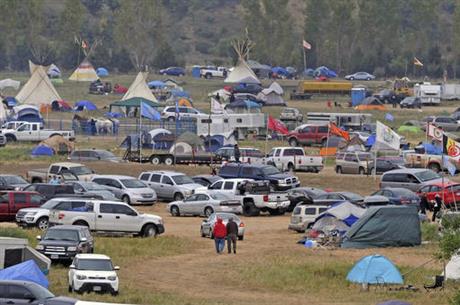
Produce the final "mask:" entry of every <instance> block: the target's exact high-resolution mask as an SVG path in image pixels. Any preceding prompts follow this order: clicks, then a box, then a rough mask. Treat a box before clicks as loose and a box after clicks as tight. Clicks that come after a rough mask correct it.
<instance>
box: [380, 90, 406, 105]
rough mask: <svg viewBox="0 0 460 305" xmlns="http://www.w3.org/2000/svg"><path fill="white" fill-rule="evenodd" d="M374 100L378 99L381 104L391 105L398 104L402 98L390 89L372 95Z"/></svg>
mask: <svg viewBox="0 0 460 305" xmlns="http://www.w3.org/2000/svg"><path fill="white" fill-rule="evenodd" d="M374 96H375V97H376V98H378V99H379V101H381V102H382V103H387V104H393V103H399V102H400V101H401V99H402V97H401V96H400V95H398V94H396V93H395V92H394V91H393V90H390V89H383V90H380V91H379V92H377V93H376V94H374Z"/></svg>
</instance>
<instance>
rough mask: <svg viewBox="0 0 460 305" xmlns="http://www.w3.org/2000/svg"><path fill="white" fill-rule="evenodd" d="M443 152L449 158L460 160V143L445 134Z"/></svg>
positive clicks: (443, 136)
mask: <svg viewBox="0 0 460 305" xmlns="http://www.w3.org/2000/svg"><path fill="white" fill-rule="evenodd" d="M442 152H443V154H445V155H448V156H449V157H452V158H458V157H459V156H460V143H459V142H457V141H455V140H454V139H451V138H449V137H448V136H446V135H445V134H443V135H442Z"/></svg>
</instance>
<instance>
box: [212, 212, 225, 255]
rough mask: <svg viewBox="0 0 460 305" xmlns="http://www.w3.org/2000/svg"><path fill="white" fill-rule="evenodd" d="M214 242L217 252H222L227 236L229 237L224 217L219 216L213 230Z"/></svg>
mask: <svg viewBox="0 0 460 305" xmlns="http://www.w3.org/2000/svg"><path fill="white" fill-rule="evenodd" d="M213 235H214V243H215V245H216V252H217V254H221V253H222V251H224V248H225V238H226V237H227V228H226V227H225V225H224V223H223V222H222V218H217V223H216V224H215V225H214V230H213Z"/></svg>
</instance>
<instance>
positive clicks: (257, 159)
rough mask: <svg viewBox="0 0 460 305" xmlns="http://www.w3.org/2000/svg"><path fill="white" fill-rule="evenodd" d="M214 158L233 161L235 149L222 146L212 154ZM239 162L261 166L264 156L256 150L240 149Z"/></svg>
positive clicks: (249, 148)
mask: <svg viewBox="0 0 460 305" xmlns="http://www.w3.org/2000/svg"><path fill="white" fill-rule="evenodd" d="M214 154H215V155H216V157H217V158H218V159H220V160H222V161H235V147H234V146H224V147H221V148H219V149H218V150H216V151H215V152H214ZM240 155H241V156H240V162H243V163H255V164H262V161H263V158H264V154H263V153H262V152H261V151H260V150H258V149H257V148H251V147H248V148H246V147H241V148H240Z"/></svg>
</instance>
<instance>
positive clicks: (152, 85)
mask: <svg viewBox="0 0 460 305" xmlns="http://www.w3.org/2000/svg"><path fill="white" fill-rule="evenodd" d="M147 85H148V86H149V88H150V89H163V88H165V87H166V84H165V83H164V82H162V81H161V80H152V81H151V82H149V83H148V84H147Z"/></svg>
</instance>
